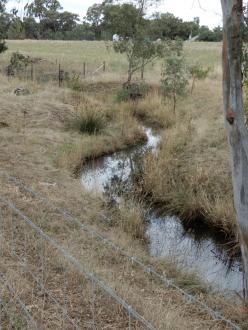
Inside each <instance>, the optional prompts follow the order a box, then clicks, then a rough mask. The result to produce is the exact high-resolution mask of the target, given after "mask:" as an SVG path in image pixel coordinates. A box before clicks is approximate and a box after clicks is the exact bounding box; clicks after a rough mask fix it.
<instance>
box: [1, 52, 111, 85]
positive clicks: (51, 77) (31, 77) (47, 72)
mask: <svg viewBox="0 0 248 330" xmlns="http://www.w3.org/2000/svg"><path fill="white" fill-rule="evenodd" d="M107 68H108V66H107V62H106V61H103V62H102V63H99V64H98V65H95V66H92V65H88V63H87V62H83V63H82V65H81V68H78V69H72V68H70V67H68V65H64V64H63V63H60V62H58V61H57V60H56V61H55V62H53V61H49V60H41V59H37V60H33V61H30V63H25V64H23V63H22V62H20V63H19V62H18V63H17V64H16V65H15V66H13V67H12V66H11V65H9V66H7V67H6V68H4V69H2V71H3V73H5V74H6V75H7V76H8V78H9V79H10V78H11V77H16V78H18V79H20V80H24V81H33V82H37V83H47V82H48V81H54V82H57V84H58V86H59V87H61V86H63V85H68V84H73V83H76V82H77V81H79V80H80V79H85V78H93V77H95V76H97V75H101V74H104V73H106V72H107Z"/></svg>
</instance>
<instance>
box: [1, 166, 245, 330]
mask: <svg viewBox="0 0 248 330" xmlns="http://www.w3.org/2000/svg"><path fill="white" fill-rule="evenodd" d="M0 174H3V175H5V176H6V177H7V178H8V179H9V180H10V181H12V182H14V183H15V184H16V185H17V186H19V187H20V188H22V189H23V190H25V191H26V192H28V193H30V194H31V195H33V196H35V197H36V198H38V199H39V200H41V201H42V202H43V203H44V204H46V205H47V206H49V207H50V208H53V209H54V210H55V211H56V212H58V213H60V214H61V215H62V216H64V218H65V219H67V220H69V221H70V222H74V223H75V224H77V225H78V226H79V227H80V228H81V230H83V231H85V232H88V233H89V234H91V235H94V236H95V237H96V238H98V239H100V240H101V241H102V242H103V243H104V244H106V245H109V246H110V247H111V248H112V249H114V250H116V251H118V252H119V253H120V254H122V256H124V257H126V258H127V259H128V260H130V261H131V262H132V263H135V264H136V265H137V266H139V267H140V268H141V269H143V271H144V272H146V273H148V274H150V275H153V276H154V277H156V278H157V279H158V280H160V282H161V283H162V284H163V285H164V286H166V287H171V288H173V289H174V290H176V291H178V292H179V293H180V294H181V295H182V296H183V297H185V299H186V300H187V301H188V302H190V303H194V304H196V305H197V306H198V307H199V308H201V309H202V310H204V311H205V312H207V313H208V314H209V315H210V316H211V317H212V318H213V319H214V320H216V321H222V322H224V323H226V324H228V325H229V326H231V327H232V328H233V329H235V330H241V328H240V327H239V326H238V325H237V324H235V323H234V322H233V321H232V320H229V319H226V318H225V317H224V316H223V315H222V313H221V312H220V311H217V310H213V309H212V308H211V307H209V306H208V305H207V304H205V303H203V302H202V301H200V300H199V299H198V298H197V297H195V296H194V295H192V294H190V293H188V292H187V291H185V290H183V289H182V288H180V287H179V286H178V285H176V284H175V283H174V281H173V280H172V279H169V278H167V277H166V276H165V275H161V274H160V273H158V272H157V271H156V270H155V269H154V268H153V267H152V266H150V265H149V266H147V265H145V264H144V263H143V262H142V261H141V260H140V259H139V258H137V257H135V256H130V255H129V253H128V252H127V251H125V250H124V249H123V248H122V247H120V246H118V245H117V244H115V243H114V242H113V241H111V240H109V239H108V238H106V237H104V236H103V235H102V234H100V233H98V232H97V231H95V230H93V229H91V228H90V227H89V226H87V225H85V224H82V223H81V221H80V220H78V219H77V218H75V217H73V216H72V215H71V214H70V213H69V212H68V211H67V210H65V209H63V208H60V207H58V206H56V205H55V204H53V202H51V201H50V200H49V199H47V198H46V197H44V196H43V195H42V194H41V193H39V192H36V191H34V190H33V189H32V188H30V187H27V186H26V185H25V184H24V183H22V182H21V181H20V180H19V179H18V178H16V177H14V176H12V175H9V174H8V173H7V172H6V171H4V170H0Z"/></svg>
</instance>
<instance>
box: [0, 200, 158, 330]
mask: <svg viewBox="0 0 248 330" xmlns="http://www.w3.org/2000/svg"><path fill="white" fill-rule="evenodd" d="M0 204H1V206H2V207H1V209H2V214H1V241H0V242H1V254H2V255H1V269H2V273H1V277H0V279H4V278H5V279H8V282H9V283H10V284H6V285H8V288H10V287H11V294H13V295H15V300H16V302H17V303H18V304H19V305H20V307H21V309H22V311H23V316H24V318H26V320H27V322H28V327H29V328H30V329H41V328H43V329H47V328H51V327H55V328H56V329H102V328H103V327H104V325H105V324H106V323H109V324H110V325H111V326H112V328H116V329H151V330H154V329H155V327H154V326H153V325H152V324H151V323H150V322H149V321H147V320H146V319H145V318H144V317H143V316H141V315H140V314H139V313H138V312H137V311H136V310H135V309H134V308H133V307H132V306H131V305H129V304H128V302H126V301H125V300H124V299H122V298H121V297H120V296H119V295H117V294H116V292H115V291H114V290H113V289H112V288H110V287H109V286H108V285H106V284H105V283H104V282H103V281H102V280H101V279H100V278H99V277H97V276H96V275H95V274H94V273H92V272H90V271H88V270H87V269H86V267H85V266H84V265H83V264H82V263H80V262H79V261H78V260H77V259H76V258H75V257H74V256H72V255H71V254H70V253H69V252H68V251H67V249H65V248H64V247H63V246H62V245H61V244H59V243H58V242H57V241H56V240H55V239H54V238H53V237H51V236H50V235H48V234H47V233H45V232H44V231H43V230H42V229H41V228H40V227H39V226H38V225H36V224H35V223H34V222H33V221H32V219H30V218H29V217H27V216H26V215H25V214H24V213H23V212H22V211H21V210H20V209H19V208H17V207H16V205H15V204H13V203H11V202H9V201H8V200H6V199H4V198H2V197H0ZM10 260H11V261H10ZM20 278H21V279H22V280H21V281H20ZM17 297H18V298H17ZM1 302H2V306H3V308H2V309H4V310H7V306H8V305H9V304H10V301H9V299H8V297H7V296H6V294H5V293H3V292H1ZM10 315H13V314H10ZM6 321H7V320H6V318H5V319H3V318H2V320H1V323H3V322H6ZM11 322H12V323H13V321H11ZM15 322H18V325H19V326H20V324H21V322H22V321H21V319H19V318H17V319H15ZM22 328H23V327H22Z"/></svg>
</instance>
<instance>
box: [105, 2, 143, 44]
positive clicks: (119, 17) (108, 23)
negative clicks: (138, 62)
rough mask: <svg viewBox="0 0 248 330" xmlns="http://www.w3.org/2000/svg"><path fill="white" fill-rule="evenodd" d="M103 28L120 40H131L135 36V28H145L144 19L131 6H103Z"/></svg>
mask: <svg viewBox="0 0 248 330" xmlns="http://www.w3.org/2000/svg"><path fill="white" fill-rule="evenodd" d="M103 15H104V19H103V28H104V29H105V30H107V31H110V32H111V33H113V34H118V35H119V36H120V37H121V38H123V39H126V38H132V37H133V36H135V35H137V32H138V31H137V28H140V25H143V26H145V19H144V18H143V17H141V21H140V22H139V17H140V11H139V9H138V8H136V7H135V6H133V5H132V4H128V3H124V4H122V5H112V6H105V8H104V11H103Z"/></svg>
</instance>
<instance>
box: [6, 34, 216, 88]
mask: <svg viewBox="0 0 248 330" xmlns="http://www.w3.org/2000/svg"><path fill="white" fill-rule="evenodd" d="M111 45H112V43H111V42H106V43H105V42H103V41H102V42H99V41H97V42H95V41H83V42H81V41H52V40H50V41H48V40H47V41H42V40H39V41H36V40H20V41H19V40H16V41H11V40H10V41H8V47H9V49H8V51H7V52H6V53H5V54H4V55H3V56H1V59H0V66H1V67H3V66H4V65H6V64H7V63H8V61H9V58H10V56H11V54H12V52H16V51H19V52H21V53H23V54H27V55H30V56H33V57H39V58H42V59H43V60H48V61H51V62H53V63H54V70H56V69H57V66H58V63H60V64H61V66H62V68H63V69H64V70H68V71H69V72H70V71H73V70H75V71H77V72H78V71H80V72H82V71H83V63H84V62H85V63H86V71H87V74H88V76H89V77H91V74H92V72H94V71H95V70H96V69H97V68H98V67H99V66H100V65H101V64H102V63H103V61H105V62H106V74H105V75H104V76H102V75H101V79H107V80H117V81H122V79H123V81H124V80H125V78H126V75H125V72H126V71H127V61H126V58H125V55H120V54H117V53H115V52H114V50H113V49H112V47H111ZM185 54H186V59H187V61H188V62H189V63H199V64H202V65H204V66H206V67H208V66H209V67H210V68H211V69H212V72H216V71H218V72H219V71H220V56H221V44H220V43H194V44H192V43H191V44H186V45H185ZM160 74H161V62H160V61H159V62H158V63H156V64H154V65H152V64H151V65H149V66H148V68H147V80H148V81H151V82H154V83H159V79H160Z"/></svg>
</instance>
